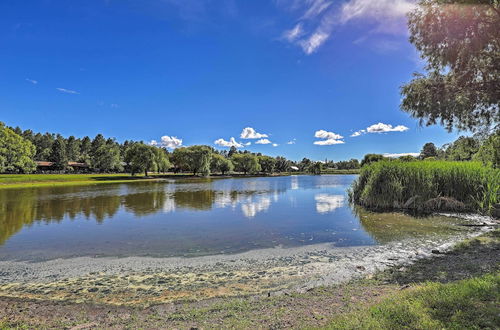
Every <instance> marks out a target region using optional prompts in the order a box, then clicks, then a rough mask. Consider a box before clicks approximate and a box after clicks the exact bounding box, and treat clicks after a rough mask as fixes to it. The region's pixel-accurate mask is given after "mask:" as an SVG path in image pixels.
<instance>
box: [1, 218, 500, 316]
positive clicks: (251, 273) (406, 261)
mask: <svg viewBox="0 0 500 330" xmlns="http://www.w3.org/2000/svg"><path fill="white" fill-rule="evenodd" d="M450 216H452V215H450ZM454 216H456V215H454ZM465 218H469V219H468V220H467V221H471V222H472V223H483V222H485V221H488V223H489V224H490V226H486V227H471V228H460V229H459V231H457V235H453V236H451V237H446V238H443V237H426V238H421V239H408V240H403V241H398V242H393V243H388V244H385V245H376V246H361V247H347V248H345V247H335V246H332V244H330V243H322V244H316V245H310V246H302V247H296V248H279V247H278V248H269V249H262V250H251V251H247V252H243V253H238V254H232V255H211V256H201V257H192V258H182V257H173V258H172V257H171V258H157V257H156V258H155V257H121V258H117V257H99V258H93V257H76V258H68V259H53V260H48V261H39V262H29V261H0V270H1V271H0V296H4V297H17V298H24V299H35V300H55V301H68V302H77V303H82V302H91V303H99V304H109V305H129V306H150V305H155V304H162V303H177V302H182V301H203V300H206V299H213V298H226V297H242V296H252V295H261V294H268V295H271V294H272V295H280V294H293V293H295V292H305V291H308V290H311V289H313V288H317V287H320V286H328V285H335V284H341V283H346V282H349V281H351V280H353V279H356V278H363V277H367V276H371V275H373V274H375V273H377V272H380V271H383V270H385V269H387V268H390V267H395V266H396V267H400V266H407V265H410V264H413V263H415V262H417V261H418V260H421V259H426V258H429V257H431V256H433V255H435V254H436V251H438V252H437V253H445V252H446V251H448V250H449V249H451V248H452V247H453V246H454V245H455V244H457V243H459V242H461V241H463V240H465V239H470V238H473V237H477V236H479V235H482V234H484V233H486V232H488V231H491V230H494V228H495V226H496V225H497V223H496V222H492V221H489V219H490V218H487V217H481V216H472V217H470V216H469V217H467V216H465Z"/></svg>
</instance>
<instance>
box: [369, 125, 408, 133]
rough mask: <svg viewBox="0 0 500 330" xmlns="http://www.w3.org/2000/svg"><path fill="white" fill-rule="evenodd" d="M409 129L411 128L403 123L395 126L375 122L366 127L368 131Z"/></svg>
mask: <svg viewBox="0 0 500 330" xmlns="http://www.w3.org/2000/svg"><path fill="white" fill-rule="evenodd" d="M407 130H409V128H408V127H406V126H403V125H398V126H396V127H393V126H392V125H389V124H384V123H378V124H374V125H371V126H370V127H368V128H367V129H366V131H367V132H368V133H386V132H404V131H407Z"/></svg>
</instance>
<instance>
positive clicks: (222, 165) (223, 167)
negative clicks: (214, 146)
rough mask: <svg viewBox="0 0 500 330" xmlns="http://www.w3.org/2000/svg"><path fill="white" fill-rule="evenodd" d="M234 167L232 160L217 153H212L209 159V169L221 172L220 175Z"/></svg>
mask: <svg viewBox="0 0 500 330" xmlns="http://www.w3.org/2000/svg"><path fill="white" fill-rule="evenodd" d="M233 169H234V165H233V162H232V161H231V160H230V159H227V158H225V157H224V156H222V155H219V154H216V153H214V154H212V160H211V161H210V171H211V172H213V173H221V174H222V175H224V174H226V173H227V172H231V171H232V170H233Z"/></svg>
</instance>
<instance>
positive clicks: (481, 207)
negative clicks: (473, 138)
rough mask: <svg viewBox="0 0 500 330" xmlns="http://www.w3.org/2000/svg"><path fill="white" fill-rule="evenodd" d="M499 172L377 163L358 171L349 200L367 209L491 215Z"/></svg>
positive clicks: (473, 166)
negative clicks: (358, 174)
mask: <svg viewBox="0 0 500 330" xmlns="http://www.w3.org/2000/svg"><path fill="white" fill-rule="evenodd" d="M499 194H500V170H498V169H492V168H488V167H484V166H483V165H482V164H481V163H477V162H447V161H418V162H417V161H415V162H402V161H381V162H377V163H373V164H371V165H369V166H365V167H363V168H362V169H361V172H360V176H359V178H358V179H357V180H356V181H355V183H354V184H353V186H352V188H351V191H350V199H351V201H352V202H354V203H355V204H358V205H362V206H364V207H366V208H369V209H375V210H390V209H406V210H412V211H418V212H431V211H456V212H482V213H487V214H488V213H491V212H492V210H493V207H494V205H495V204H496V203H498V202H499V200H498V199H499Z"/></svg>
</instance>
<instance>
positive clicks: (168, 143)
mask: <svg viewBox="0 0 500 330" xmlns="http://www.w3.org/2000/svg"><path fill="white" fill-rule="evenodd" d="M149 144H151V145H152V146H157V147H164V148H169V149H175V148H179V147H182V139H179V138H177V137H176V136H167V135H165V136H162V137H161V140H160V142H158V141H156V140H152V141H151V142H150V143H149Z"/></svg>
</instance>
